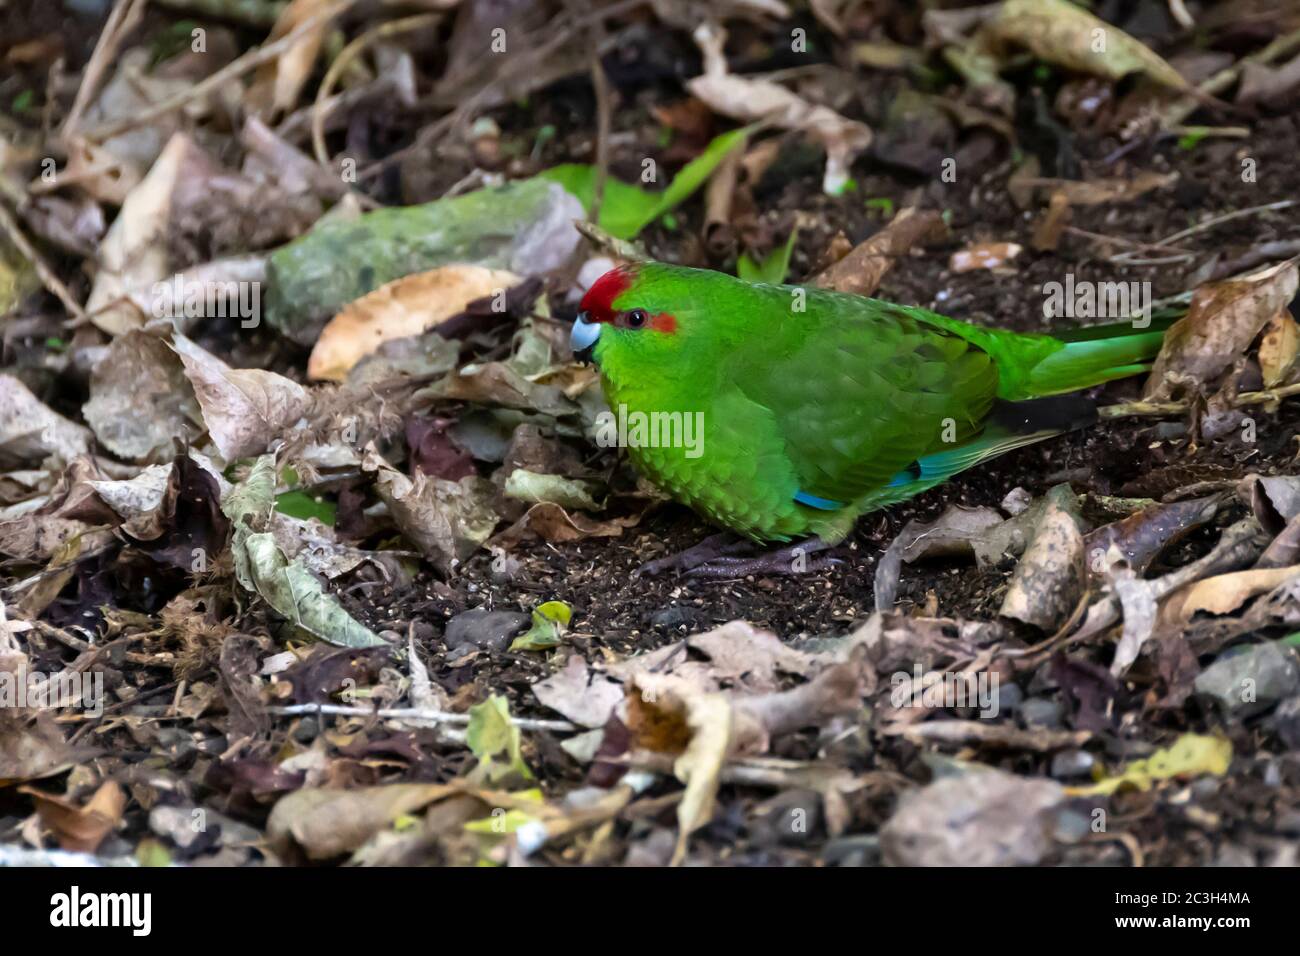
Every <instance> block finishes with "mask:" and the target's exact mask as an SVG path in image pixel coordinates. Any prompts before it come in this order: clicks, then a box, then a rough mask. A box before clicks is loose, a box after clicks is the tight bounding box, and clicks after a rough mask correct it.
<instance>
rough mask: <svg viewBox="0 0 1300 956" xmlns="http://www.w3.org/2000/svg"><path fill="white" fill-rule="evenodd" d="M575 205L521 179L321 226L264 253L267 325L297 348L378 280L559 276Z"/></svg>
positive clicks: (562, 194)
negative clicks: (476, 272)
mask: <svg viewBox="0 0 1300 956" xmlns="http://www.w3.org/2000/svg"><path fill="white" fill-rule="evenodd" d="M582 215H583V210H582V204H581V203H580V202H579V201H578V200H577V199H575V198H574V197H573V196H571V195H570V194H569V193H568V192H566V191H565V190H564V189H563V188H562V187H560V186H558V185H556V184H555V183H550V182H545V181H543V180H536V179H534V180H527V181H524V182H518V183H510V184H507V185H505V186H501V187H498V188H495V189H482V190H478V191H476V192H472V193H467V194H465V195H463V196H455V197H452V198H450V199H439V200H436V201H434V202H431V203H425V204H424V205H420V206H403V207H398V208H395V209H379V210H376V211H375V212H370V213H366V214H364V215H362V216H359V217H356V218H353V219H342V218H336V219H330V218H327V219H326V220H323V221H322V222H321V223H319V224H318V225H317V226H316V228H315V229H313V230H312V231H311V232H309V233H307V234H306V235H305V236H302V237H301V238H299V239H295V240H294V241H293V242H291V243H289V244H288V245H285V246H282V247H280V248H279V249H277V250H276V251H275V252H273V253H272V254H271V257H270V262H269V265H268V269H267V284H268V288H267V293H266V307H265V315H266V320H267V322H269V323H270V324H271V326H272V328H274V329H276V330H277V331H278V332H280V333H281V334H282V335H285V336H287V337H289V338H291V339H293V340H294V341H297V342H300V343H302V344H304V345H310V344H312V343H313V342H315V341H316V337H317V336H318V335H319V334H320V330H321V328H322V326H323V325H324V323H325V322H326V321H328V320H329V319H330V318H331V317H332V316H333V315H334V314H335V313H337V312H338V311H339V309H341V308H342V307H343V306H345V305H347V304H348V303H349V302H351V301H352V300H354V299H356V298H359V297H360V296H363V295H365V294H366V293H367V292H370V291H372V290H374V289H377V288H378V287H379V286H381V285H383V284H384V283H386V282H391V281H393V280H394V279H400V278H401V277H402V276H406V275H411V274H412V273H416V272H424V271H426V270H428V269H433V268H436V267H438V266H442V265H447V264H449V263H453V262H467V263H475V264H477V265H482V266H487V267H489V268H492V269H509V270H510V271H512V272H515V273H518V274H519V275H521V276H527V275H538V274H540V273H543V272H549V271H551V270H552V269H558V268H559V267H561V266H562V265H564V263H565V262H566V261H567V260H568V258H569V257H570V256H571V255H572V254H573V252H574V250H575V249H576V248H577V245H578V241H579V238H580V237H579V235H578V231H577V230H576V229H574V228H573V220H574V219H580V218H582Z"/></svg>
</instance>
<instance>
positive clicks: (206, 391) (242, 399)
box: [172, 333, 310, 462]
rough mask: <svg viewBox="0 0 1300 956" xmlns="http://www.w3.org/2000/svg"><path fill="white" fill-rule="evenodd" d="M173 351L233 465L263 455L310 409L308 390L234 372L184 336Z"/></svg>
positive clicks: (279, 378) (256, 373)
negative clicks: (240, 459)
mask: <svg viewBox="0 0 1300 956" xmlns="http://www.w3.org/2000/svg"><path fill="white" fill-rule="evenodd" d="M172 348H173V349H174V350H175V351H176V354H177V355H179V356H180V357H181V362H182V363H183V364H184V366H185V375H186V377H187V378H189V380H190V384H191V385H192V386H193V388H194V395H195V397H196V398H197V399H198V403H199V408H200V409H201V410H202V412H203V423H204V424H205V425H206V426H207V429H208V435H209V436H210V437H211V438H212V443H213V444H214V445H216V446H217V450H218V451H219V452H221V456H222V457H223V458H224V459H225V460H226V461H228V462H230V461H234V460H235V459H237V458H247V457H249V456H251V455H260V454H261V453H262V452H264V451H266V449H267V447H268V446H269V445H270V444H271V443H272V442H273V441H275V440H276V439H277V438H280V437H283V435H284V434H285V432H286V431H288V429H289V428H290V427H291V426H292V425H294V424H295V423H296V422H297V421H298V419H299V418H301V417H302V415H303V413H304V412H305V411H307V409H308V406H309V404H310V399H309V396H308V393H307V390H306V389H305V388H303V387H302V386H301V385H299V384H298V383H297V382H294V381H292V380H290V379H287V378H285V377H284V376H283V375H277V374H276V373H274V372H267V371H264V370H262V369H234V368H231V367H230V366H228V365H227V364H226V363H225V362H223V361H221V360H220V359H218V358H217V357H216V356H214V355H212V354H211V353H209V352H207V351H205V350H204V349H202V348H200V347H199V346H197V345H195V344H194V343H193V342H191V341H190V340H189V339H187V338H186V337H185V336H183V335H181V334H179V333H176V334H174V335H173V336H172Z"/></svg>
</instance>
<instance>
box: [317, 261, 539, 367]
mask: <svg viewBox="0 0 1300 956" xmlns="http://www.w3.org/2000/svg"><path fill="white" fill-rule="evenodd" d="M519 281H520V279H519V277H518V276H517V275H515V274H514V273H513V272H507V271H505V270H503V269H488V268H485V267H483V266H475V265H449V266H441V267H439V268H437V269H431V270H429V271H428V272H418V273H415V274H414V275H409V276H405V277H403V278H401V279H396V280H394V281H393V282H389V283H388V284H386V285H382V286H380V287H379V288H378V289H375V290H374V291H373V292H370V293H368V294H366V295H363V296H362V297H361V298H359V299H357V300H355V301H353V302H352V303H350V304H349V305H348V306H347V307H346V308H344V309H343V311H341V312H339V314H338V315H336V316H334V318H332V319H331V320H330V321H329V323H328V324H327V325H326V326H325V328H324V330H322V331H321V334H320V338H318V339H317V340H316V346H315V347H314V348H313V349H312V351H311V358H310V359H309V360H308V362H307V376H308V377H309V378H313V379H326V380H329V381H335V382H341V381H343V380H344V379H345V378H346V377H347V373H348V370H349V369H351V368H352V366H354V365H356V364H357V362H359V361H360V360H361V359H362V358H364V357H365V356H367V355H370V354H371V353H372V352H374V351H375V350H376V349H378V348H379V346H380V345H382V344H383V343H384V342H387V341H389V340H391V339H400V338H406V337H407V336H410V335H419V334H420V333H422V332H426V331H428V330H429V329H432V328H435V327H437V326H438V325H439V323H441V322H443V321H445V320H446V319H449V318H451V317H452V316H453V315H456V314H458V313H460V312H463V311H464V309H465V306H466V305H468V304H469V303H470V302H472V301H474V300H475V299H481V298H483V297H485V296H490V295H495V294H498V293H503V292H504V290H506V289H509V288H511V287H513V286H515V285H517V284H518V283H519ZM502 301H503V302H504V298H503V299H502Z"/></svg>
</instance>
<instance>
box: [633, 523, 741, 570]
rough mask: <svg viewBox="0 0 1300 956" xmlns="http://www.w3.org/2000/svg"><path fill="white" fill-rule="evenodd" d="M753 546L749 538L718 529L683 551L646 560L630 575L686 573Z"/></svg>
mask: <svg viewBox="0 0 1300 956" xmlns="http://www.w3.org/2000/svg"><path fill="white" fill-rule="evenodd" d="M753 548H754V542H752V541H750V540H749V539H747V538H741V537H739V536H737V535H735V534H732V533H731V532H730V531H720V532H718V533H717V534H711V535H709V536H708V537H707V538H705V539H704V540H703V541H701V542H700V543H699V544H697V545H695V546H694V547H692V548H687V549H686V550H685V551H678V552H677V553H676V554H670V555H667V556H666V557H662V558H655V559H654V560H653V561H647V562H646V563H645V564H643V565H641V567H639V568H637V569H636V570H635V571H634V572H632V576H633V577H638V578H641V577H646V578H652V577H654V576H655V575H657V574H663V573H664V572H665V571H676V572H677V573H678V574H687V573H689V572H691V571H693V570H695V569H696V568H698V567H703V566H704V565H706V564H708V563H709V562H711V561H717V560H720V559H725V558H727V557H728V556H731V555H735V554H737V553H740V552H743V551H752V550H753Z"/></svg>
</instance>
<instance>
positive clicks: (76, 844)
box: [18, 780, 126, 853]
mask: <svg viewBox="0 0 1300 956" xmlns="http://www.w3.org/2000/svg"><path fill="white" fill-rule="evenodd" d="M18 792H19V793H25V794H27V795H28V796H30V797H31V798H32V799H33V800H34V801H35V803H36V812H37V814H38V815H39V816H40V818H41V824H42V825H43V826H45V827H48V828H49V829H50V830H52V831H54V836H55V839H57V840H58V841H59V846H61V847H63V849H65V850H72V851H74V852H80V853H94V852H95V850H96V849H97V848H98V847H99V845H100V844H101V843H103V842H104V838H105V837H107V836H108V835H109V834H110V833H112V832H113V831H114V830H115V829H116V828H117V826H118V824H120V823H121V822H122V814H123V813H124V812H125V811H126V792H125V791H124V790H123V789H122V788H121V787H120V786H118V785H117V783H115V782H114V781H112V780H107V781H105V782H104V783H103V784H101V785H100V787H99V789H97V790H96V791H95V793H94V794H93V795H92V796H91V798H90V799H89V800H88V801H87V802H86V803H85V805H84V806H83V805H80V804H77V803H76V802H74V801H72V800H69V799H67V798H64V797H59V796H55V795H54V794H52V793H46V792H45V791H43V790H38V789H36V788H35V787H19V788H18Z"/></svg>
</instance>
